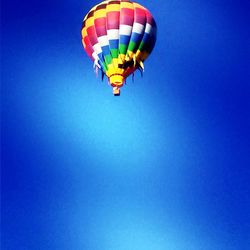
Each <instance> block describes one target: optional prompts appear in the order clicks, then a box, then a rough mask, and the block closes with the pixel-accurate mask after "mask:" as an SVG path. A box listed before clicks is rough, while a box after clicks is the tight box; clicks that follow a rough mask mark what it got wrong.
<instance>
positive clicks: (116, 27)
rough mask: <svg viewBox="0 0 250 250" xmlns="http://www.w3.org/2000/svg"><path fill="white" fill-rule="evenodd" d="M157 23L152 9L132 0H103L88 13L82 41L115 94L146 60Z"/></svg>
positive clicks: (96, 67)
mask: <svg viewBox="0 0 250 250" xmlns="http://www.w3.org/2000/svg"><path fill="white" fill-rule="evenodd" d="M156 32H157V27H156V23H155V20H154V18H153V16H152V15H151V13H150V12H149V11H148V10H147V9H146V8H144V7H143V6H141V5H140V4H138V3H134V2H132V1H129V0H120V1H112V0H108V1H103V2H101V3H100V4H97V5H96V6H94V7H93V8H92V9H91V10H90V11H89V12H88V14H87V15H86V16H85V18H84V20H83V25H82V31H81V33H82V43H83V46H84V49H85V51H86V53H87V54H88V56H89V57H90V58H91V59H92V60H93V62H94V68H95V69H96V72H98V71H99V70H100V71H101V72H102V76H103V77H104V76H105V75H106V76H107V77H108V80H109V83H110V85H111V86H112V87H113V94H114V95H120V88H121V87H122V86H123V84H124V82H125V80H126V78H127V77H128V76H129V75H131V74H134V71H135V70H137V69H138V70H140V71H141V72H142V71H144V64H143V62H144V61H145V60H146V58H147V57H148V56H149V54H150V53H151V52H152V50H153V48H154V45H155V42H156Z"/></svg>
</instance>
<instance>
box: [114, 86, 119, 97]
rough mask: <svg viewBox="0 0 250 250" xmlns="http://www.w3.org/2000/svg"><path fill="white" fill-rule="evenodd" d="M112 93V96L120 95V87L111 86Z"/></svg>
mask: <svg viewBox="0 0 250 250" xmlns="http://www.w3.org/2000/svg"><path fill="white" fill-rule="evenodd" d="M113 94H114V96H119V95H120V89H119V88H118V87H114V88H113Z"/></svg>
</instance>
